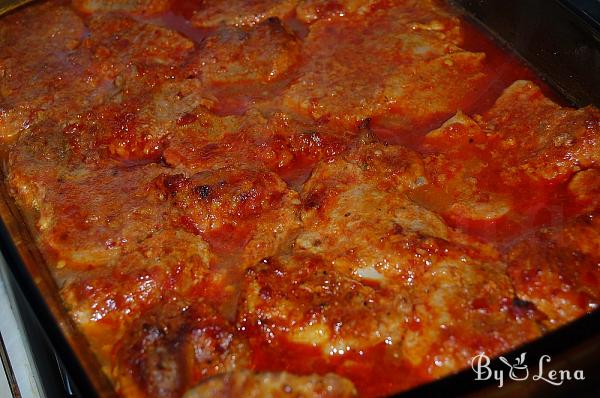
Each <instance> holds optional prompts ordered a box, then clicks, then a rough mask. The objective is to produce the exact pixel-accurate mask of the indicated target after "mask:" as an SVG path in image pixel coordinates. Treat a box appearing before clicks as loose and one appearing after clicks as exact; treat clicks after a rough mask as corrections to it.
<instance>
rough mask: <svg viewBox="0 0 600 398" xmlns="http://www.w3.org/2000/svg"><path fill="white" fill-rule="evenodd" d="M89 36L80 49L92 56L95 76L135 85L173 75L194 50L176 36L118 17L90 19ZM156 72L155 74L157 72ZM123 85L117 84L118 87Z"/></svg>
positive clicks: (168, 30) (156, 26) (186, 41)
mask: <svg viewBox="0 0 600 398" xmlns="http://www.w3.org/2000/svg"><path fill="white" fill-rule="evenodd" d="M88 26H89V30H90V35H89V37H88V38H87V39H86V40H85V42H84V43H83V46H85V47H87V48H89V49H90V51H91V52H92V54H93V55H94V64H95V68H96V70H95V73H99V74H103V75H106V76H109V77H111V78H113V79H114V78H117V77H118V76H121V77H120V79H121V80H125V81H126V82H131V84H136V83H138V82H137V81H136V80H141V81H142V82H144V81H145V80H148V76H145V75H147V74H148V73H149V72H154V74H152V75H151V77H155V76H156V77H161V75H162V77H163V79H165V78H167V77H169V76H172V74H173V70H172V69H171V68H172V67H174V66H177V65H179V64H181V63H182V62H183V61H184V60H185V59H186V57H187V56H188V55H189V54H190V53H191V52H192V50H193V49H194V43H193V42H192V41H190V40H188V39H186V38H185V37H183V36H181V35H180V34H179V33H177V32H175V31H173V30H170V29H167V28H163V27H160V26H158V25H153V24H150V23H144V22H140V21H137V20H136V19H134V18H131V17H127V16H119V15H111V14H109V15H99V16H92V17H91V18H90V20H89V21H88ZM156 69H158V71H156ZM119 83H121V86H123V85H124V84H123V82H117V84H119Z"/></svg>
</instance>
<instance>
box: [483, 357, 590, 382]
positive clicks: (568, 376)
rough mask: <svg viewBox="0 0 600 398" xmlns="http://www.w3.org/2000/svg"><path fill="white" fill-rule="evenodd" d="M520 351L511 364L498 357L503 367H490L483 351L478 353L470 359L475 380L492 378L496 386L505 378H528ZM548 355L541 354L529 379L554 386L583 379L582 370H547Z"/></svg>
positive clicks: (527, 368) (527, 369)
mask: <svg viewBox="0 0 600 398" xmlns="http://www.w3.org/2000/svg"><path fill="white" fill-rule="evenodd" d="M526 354H527V353H526V352H524V353H522V354H521V355H520V356H519V357H517V358H516V359H515V363H514V364H511V363H510V362H509V361H508V359H506V358H505V357H502V356H501V357H498V359H499V360H500V362H502V363H503V364H504V365H506V368H503V369H492V368H491V367H490V363H491V360H490V358H489V357H488V356H487V355H485V354H484V353H481V354H478V355H476V356H474V357H473V359H472V360H471V368H472V369H473V371H474V372H475V374H476V377H475V380H490V379H494V380H496V381H497V382H498V388H501V387H502V386H504V381H505V380H506V378H508V379H510V380H514V381H523V380H528V379H529V376H530V374H529V367H528V366H527V364H526V363H525V355H526ZM550 361H551V359H550V355H542V356H541V357H540V359H539V362H538V367H537V369H536V372H535V373H533V375H532V376H531V379H532V380H534V381H543V382H546V383H549V384H552V385H555V386H560V385H561V384H563V383H564V382H565V381H567V380H585V376H584V374H583V370H575V371H573V372H571V371H570V370H554V369H551V370H548V371H546V370H545V369H544V367H546V366H547V365H548V364H549V363H550Z"/></svg>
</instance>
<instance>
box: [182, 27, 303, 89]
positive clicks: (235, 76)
mask: <svg viewBox="0 0 600 398" xmlns="http://www.w3.org/2000/svg"><path fill="white" fill-rule="evenodd" d="M299 47H300V46H299V44H298V42H297V41H296V39H295V37H294V36H293V35H292V34H290V33H289V32H287V31H286V30H285V29H284V27H283V26H282V25H281V22H280V21H279V19H277V18H269V19H267V20H266V21H265V22H262V23H260V24H258V25H255V26H254V27H252V28H238V27H223V28H221V29H219V30H217V31H216V33H215V34H214V35H211V36H209V37H208V38H206V39H205V40H204V41H203V43H202V47H201V49H200V51H199V53H198V54H197V59H196V60H195V63H196V64H197V66H196V68H197V72H196V73H201V77H202V80H203V81H206V82H209V83H244V82H245V83H248V82H269V81H272V80H275V79H278V78H280V77H281V76H282V75H284V74H285V73H286V72H288V70H289V69H290V68H292V66H294V64H295V63H296V62H297V61H298V56H299V52H300V49H299ZM194 72H195V71H194Z"/></svg>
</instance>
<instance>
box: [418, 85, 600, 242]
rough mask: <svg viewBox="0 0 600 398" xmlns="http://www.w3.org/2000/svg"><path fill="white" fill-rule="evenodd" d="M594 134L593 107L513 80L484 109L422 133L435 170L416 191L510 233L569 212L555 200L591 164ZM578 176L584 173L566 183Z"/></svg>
mask: <svg viewBox="0 0 600 398" xmlns="http://www.w3.org/2000/svg"><path fill="white" fill-rule="evenodd" d="M598 137H600V113H599V112H598V110H597V109H595V108H591V107H588V108H583V109H580V110H574V109H570V108H563V107H560V106H559V105H557V104H555V103H554V102H552V101H550V100H549V99H547V98H546V97H545V96H544V95H543V94H542V92H541V90H540V89H539V88H538V87H536V86H535V85H533V84H532V83H531V82H526V81H520V82H516V83H514V84H513V85H512V86H511V87H509V88H508V89H507V90H505V92H504V94H503V95H502V96H501V97H500V98H499V99H498V101H497V102H496V104H495V105H494V106H493V107H492V108H491V109H490V110H489V111H488V112H486V113H485V114H484V115H483V116H479V117H476V118H475V119H471V118H469V117H467V116H465V115H464V114H462V113H459V114H457V115H456V116H455V117H453V118H452V119H450V120H448V121H447V122H446V123H445V124H444V125H443V126H442V127H441V128H440V129H438V130H435V131H433V132H431V133H429V134H428V135H427V137H426V138H425V140H424V149H425V150H426V151H428V152H439V153H440V154H438V155H433V156H431V157H430V158H429V160H428V162H429V164H430V165H431V168H432V169H435V170H436V173H435V180H434V181H432V182H433V184H432V185H433V186H432V187H426V188H425V189H424V190H422V192H420V193H418V194H417V195H416V196H415V198H416V200H418V201H419V202H420V203H422V204H423V205H425V206H426V207H428V208H429V209H432V210H434V211H436V212H438V213H442V214H444V215H445V216H447V217H448V219H449V220H451V222H452V223H454V224H457V225H460V226H462V227H465V228H466V229H467V230H469V229H471V230H475V231H476V230H477V229H478V228H479V230H480V231H482V230H485V229H486V228H487V232H485V233H484V234H485V235H487V236H488V237H490V238H492V239H497V238H500V239H503V238H511V237H515V236H517V235H518V234H519V233H521V232H522V231H523V230H528V229H532V228H533V229H535V228H537V227H539V226H540V225H543V224H547V223H551V222H552V218H553V217H567V216H568V215H569V214H570V213H569V212H571V211H572V210H571V209H569V207H568V206H567V207H565V206H562V205H560V203H558V202H557V201H560V197H562V196H561V195H564V194H563V193H561V192H562V191H563V190H564V187H563V184H564V183H565V182H567V181H568V180H569V179H570V178H571V177H572V176H573V175H574V174H575V173H576V172H578V171H579V170H581V169H586V168H589V167H595V166H597V164H598V160H600V145H599V139H598ZM585 176H588V177H591V174H589V172H586V173H584V174H581V175H580V176H578V177H577V178H576V179H575V180H574V182H573V183H572V184H577V180H579V179H581V178H584V177H585ZM588 177H585V178H588ZM572 188H573V189H577V188H576V186H575V185H572ZM579 190H580V192H581V188H579ZM581 194H582V195H586V194H584V193H583V192H581ZM582 200H584V198H582ZM588 202H589V200H588ZM580 205H583V202H581V203H580ZM552 209H555V210H552ZM552 211H554V212H555V213H556V214H553V213H552ZM493 224H494V225H493ZM486 225H487V227H486ZM497 232H498V234H497Z"/></svg>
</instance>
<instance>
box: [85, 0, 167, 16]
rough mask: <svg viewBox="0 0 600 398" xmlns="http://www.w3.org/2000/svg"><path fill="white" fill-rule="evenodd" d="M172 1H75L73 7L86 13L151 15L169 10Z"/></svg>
mask: <svg viewBox="0 0 600 398" xmlns="http://www.w3.org/2000/svg"><path fill="white" fill-rule="evenodd" d="M170 5H171V0H108V1H107V0H73V7H75V8H76V9H77V10H79V11H81V12H85V13H90V14H92V13H101V12H111V11H123V12H129V13H132V14H141V15H151V14H158V13H161V12H165V11H167V10H168V9H169V6H170Z"/></svg>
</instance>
